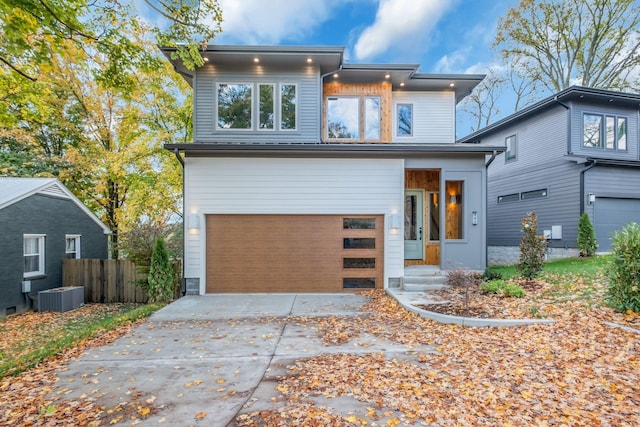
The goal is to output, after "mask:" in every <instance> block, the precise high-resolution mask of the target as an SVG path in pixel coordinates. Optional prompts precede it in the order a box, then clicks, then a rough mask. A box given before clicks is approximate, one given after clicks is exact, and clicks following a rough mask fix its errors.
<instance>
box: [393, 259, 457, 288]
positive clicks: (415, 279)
mask: <svg viewBox="0 0 640 427" xmlns="http://www.w3.org/2000/svg"><path fill="white" fill-rule="evenodd" d="M446 283H447V273H446V272H445V271H442V270H440V269H439V268H438V267H436V266H430V265H412V266H408V267H405V269H404V277H403V278H402V290H404V291H407V292H426V291H435V290H439V289H443V288H446V287H447V285H446Z"/></svg>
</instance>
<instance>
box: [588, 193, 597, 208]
mask: <svg viewBox="0 0 640 427" xmlns="http://www.w3.org/2000/svg"><path fill="white" fill-rule="evenodd" d="M595 201H596V195H595V194H593V193H587V204H588V205H593V203H594V202H595Z"/></svg>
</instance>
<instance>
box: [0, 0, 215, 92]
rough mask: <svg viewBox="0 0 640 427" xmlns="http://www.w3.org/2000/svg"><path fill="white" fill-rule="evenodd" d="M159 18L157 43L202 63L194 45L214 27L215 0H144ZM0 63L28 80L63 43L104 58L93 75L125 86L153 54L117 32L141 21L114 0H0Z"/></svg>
mask: <svg viewBox="0 0 640 427" xmlns="http://www.w3.org/2000/svg"><path fill="white" fill-rule="evenodd" d="M145 2H146V3H147V4H149V5H150V6H151V7H152V8H153V9H154V10H155V11H156V12H157V13H158V14H159V17H160V18H161V19H160V20H159V21H161V24H160V25H159V26H158V27H155V28H154V29H153V31H154V33H155V37H156V41H157V42H158V43H159V44H162V45H166V46H173V47H175V48H176V55H177V56H179V57H181V58H182V59H183V60H184V62H185V64H186V65H187V66H191V67H193V66H196V65H201V64H202V57H201V55H200V53H199V47H200V46H201V45H203V44H207V43H208V41H209V40H210V39H212V38H213V37H214V36H215V34H216V33H218V32H219V31H220V21H221V20H222V17H221V11H220V7H219V5H218V3H217V1H216V0H196V1H184V0H155V1H154V0H145ZM0 22H2V23H3V25H2V28H1V29H0V65H1V66H2V67H4V68H5V69H9V70H11V71H12V72H13V73H15V74H16V75H19V76H20V77H22V78H24V79H28V80H30V81H36V80H37V79H38V72H39V71H46V70H47V69H48V67H49V63H50V61H51V60H52V58H53V57H54V56H55V55H57V54H60V53H62V50H63V49H66V48H67V47H68V46H69V45H72V46H73V47H74V48H77V49H84V50H85V53H87V54H89V55H95V56H99V57H103V58H106V59H107V61H105V64H106V65H105V67H104V68H102V69H101V70H100V74H99V75H97V78H98V79H100V80H102V81H103V83H105V84H106V83H108V84H111V85H114V86H122V85H131V84H132V83H133V82H132V81H131V80H129V78H128V77H129V70H130V69H131V67H135V68H140V67H144V66H145V65H148V64H149V62H150V61H151V62H153V61H152V59H153V57H154V53H153V52H152V51H148V50H145V49H143V48H141V46H139V45H138V44H136V43H135V42H134V41H132V40H130V39H129V38H128V37H127V34H128V32H126V33H123V32H122V31H121V30H122V25H123V23H124V24H125V25H127V26H129V27H133V28H134V30H136V28H135V27H137V26H140V25H143V24H142V21H141V20H139V19H138V18H137V12H136V11H135V10H134V9H133V8H132V7H130V6H125V5H123V4H122V2H119V1H118V0H94V1H88V0H0Z"/></svg>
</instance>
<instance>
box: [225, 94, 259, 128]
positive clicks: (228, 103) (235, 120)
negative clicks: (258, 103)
mask: <svg viewBox="0 0 640 427" xmlns="http://www.w3.org/2000/svg"><path fill="white" fill-rule="evenodd" d="M252 89H253V86H252V85H250V84H246V83H242V84H237V83H236V84H228V83H220V84H219V85H218V128H219V129H251V128H252V126H251V120H252V111H251V100H252V92H253V90H252Z"/></svg>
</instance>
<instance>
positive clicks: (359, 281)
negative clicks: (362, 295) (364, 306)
mask: <svg viewBox="0 0 640 427" xmlns="http://www.w3.org/2000/svg"><path fill="white" fill-rule="evenodd" d="M342 287H343V288H344V289H374V288H375V287H376V279H375V277H368V278H364V279H363V278H350V277H345V278H344V279H342Z"/></svg>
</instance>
